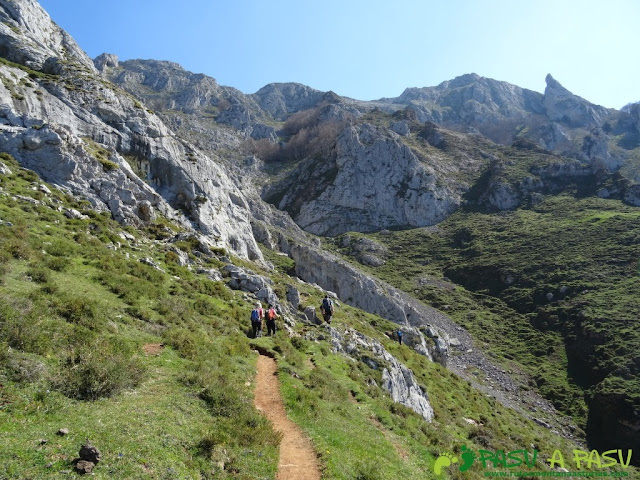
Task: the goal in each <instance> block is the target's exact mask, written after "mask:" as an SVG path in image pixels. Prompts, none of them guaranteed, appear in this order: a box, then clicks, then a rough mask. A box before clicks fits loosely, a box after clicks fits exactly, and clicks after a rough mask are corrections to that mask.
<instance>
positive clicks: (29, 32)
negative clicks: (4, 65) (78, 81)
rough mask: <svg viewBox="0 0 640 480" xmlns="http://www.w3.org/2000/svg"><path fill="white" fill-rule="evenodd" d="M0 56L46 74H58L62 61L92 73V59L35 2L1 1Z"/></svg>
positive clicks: (27, 0)
mask: <svg viewBox="0 0 640 480" xmlns="http://www.w3.org/2000/svg"><path fill="white" fill-rule="evenodd" d="M0 56H2V57H4V58H6V59H8V60H10V61H12V62H15V63H19V64H21V65H26V66H27V67H29V68H31V69H33V70H38V71H44V72H47V73H56V74H57V73H60V71H59V70H60V69H61V68H62V65H61V63H60V62H59V60H61V59H63V60H73V61H74V62H75V63H76V64H78V65H80V66H81V67H82V68H83V69H85V70H87V71H89V72H92V73H93V72H95V68H94V66H93V62H92V61H91V59H90V58H89V57H88V56H87V55H86V54H85V53H84V52H83V51H82V50H81V49H80V47H78V45H77V44H76V42H75V41H74V40H73V39H72V38H71V36H70V35H69V34H68V33H67V32H65V31H64V30H62V29H61V28H60V27H58V26H57V25H56V24H55V23H53V22H52V21H51V19H50V18H49V15H47V13H46V12H45V11H44V10H43V8H42V7H41V6H40V5H39V4H38V2H37V1H36V0H20V1H12V0H0Z"/></svg>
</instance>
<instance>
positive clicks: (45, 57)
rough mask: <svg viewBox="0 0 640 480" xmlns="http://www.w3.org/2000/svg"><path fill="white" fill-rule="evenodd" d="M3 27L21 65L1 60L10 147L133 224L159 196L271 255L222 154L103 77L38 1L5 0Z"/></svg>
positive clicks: (1, 97) (179, 214) (234, 241)
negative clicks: (178, 131)
mask: <svg viewBox="0 0 640 480" xmlns="http://www.w3.org/2000/svg"><path fill="white" fill-rule="evenodd" d="M0 29H1V30H0V50H2V51H3V52H5V53H6V55H5V57H6V58H8V59H9V60H11V61H12V62H15V63H13V64H12V63H6V64H3V65H2V66H0V74H1V75H2V80H3V81H2V84H1V85H0V104H1V105H2V107H1V110H0V128H1V129H2V133H3V135H2V142H3V146H2V148H3V150H5V151H8V152H9V153H11V154H12V155H14V156H15V157H16V158H17V159H18V160H19V161H21V162H22V163H23V164H25V166H28V167H29V168H32V169H34V170H36V171H37V172H38V173H39V174H40V175H42V177H43V178H44V179H45V180H48V181H51V182H53V183H57V184H59V185H60V186H62V187H66V188H67V189H68V190H70V191H71V192H72V193H73V194H75V195H79V196H82V197H86V198H88V199H89V200H90V201H91V202H92V203H93V205H94V207H95V208H96V209H98V210H100V209H109V210H110V211H111V212H112V213H113V215H114V217H115V218H118V219H120V220H121V221H123V222H124V223H127V222H128V223H134V224H136V223H139V222H141V221H145V220H146V221H148V218H146V217H148V215H147V214H142V216H141V215H140V212H141V205H142V202H149V203H150V205H151V206H157V207H159V208H160V210H161V211H162V212H163V213H165V214H168V215H170V216H173V217H176V218H181V219H182V221H183V223H184V224H185V225H187V226H193V227H196V228H198V229H200V230H201V231H202V232H203V233H205V234H206V235H208V236H210V237H211V241H212V242H219V244H220V245H222V246H225V247H227V248H230V249H231V250H233V251H235V252H236V253H238V254H239V255H241V256H243V257H245V258H252V259H260V258H261V253H260V250H259V249H258V247H257V244H256V242H255V240H254V238H253V236H252V231H251V224H250V213H249V210H248V208H247V204H246V201H245V200H244V198H243V194H242V192H240V191H239V190H238V189H237V187H236V186H235V185H234V184H233V182H232V181H231V179H230V178H229V177H228V176H227V174H226V173H225V171H224V170H223V169H222V168H220V166H219V165H218V164H217V163H216V158H215V157H213V158H212V157H210V156H206V155H204V154H202V153H201V152H199V151H198V150H197V149H196V148H194V147H193V146H192V145H190V144H189V143H188V142H186V141H185V140H183V139H180V138H178V137H176V136H175V134H174V133H173V132H172V131H171V130H169V129H168V128H167V127H166V125H165V124H164V123H163V122H162V120H161V119H160V118H159V117H157V116H156V115H155V114H153V113H151V112H150V111H149V110H147V109H146V108H145V107H144V106H143V105H142V104H141V103H140V102H139V101H138V100H136V99H135V98H134V97H132V96H131V95H130V94H128V93H126V92H124V91H122V90H120V89H118V88H116V87H115V86H114V85H112V84H110V83H108V82H105V81H104V80H103V79H102V78H100V77H99V76H98V74H97V70H96V69H95V67H94V65H93V62H91V61H90V60H89V59H88V58H87V57H86V55H85V54H84V53H83V52H82V51H81V49H80V48H79V47H78V46H77V45H76V44H75V42H74V41H73V39H71V38H70V37H69V36H68V35H67V34H66V33H64V32H63V31H62V30H60V29H59V27H57V26H56V25H55V24H54V23H53V22H52V21H51V19H50V18H49V17H48V15H47V14H46V12H45V11H44V10H42V8H41V7H40V6H39V5H38V4H37V3H36V2H35V1H33V0H21V1H20V2H14V1H6V0H2V1H0ZM55 66H59V67H60V68H58V67H55ZM54 67H55V68H54ZM132 166H133V167H134V168H133V169H132V168H131V167H132ZM134 169H135V170H136V171H137V173H139V174H140V175H136V174H135V173H134V171H133V170H134ZM140 177H142V180H144V182H143V181H141V179H140ZM145 182H146V183H145ZM147 210H148V209H147V208H146V207H142V211H145V212H146V211H147Z"/></svg>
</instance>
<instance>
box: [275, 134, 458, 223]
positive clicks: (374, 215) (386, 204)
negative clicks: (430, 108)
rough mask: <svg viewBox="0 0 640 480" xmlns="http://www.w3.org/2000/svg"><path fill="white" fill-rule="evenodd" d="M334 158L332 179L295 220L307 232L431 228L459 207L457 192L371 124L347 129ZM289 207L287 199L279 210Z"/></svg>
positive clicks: (402, 145) (398, 143)
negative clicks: (429, 226) (409, 227)
mask: <svg viewBox="0 0 640 480" xmlns="http://www.w3.org/2000/svg"><path fill="white" fill-rule="evenodd" d="M335 155H336V159H335V172H336V173H335V179H334V180H333V181H332V182H331V184H330V185H329V186H328V187H327V188H326V189H325V190H324V191H323V192H322V193H321V194H320V195H319V196H318V197H317V198H314V199H312V200H310V201H308V202H306V203H304V204H303V205H302V207H301V208H300V211H299V213H298V214H297V215H295V217H294V218H295V220H296V222H297V223H298V224H299V225H300V226H301V227H302V228H303V229H305V230H307V231H308V232H311V233H314V234H318V235H338V234H340V233H344V232H347V231H373V230H376V229H381V228H387V227H390V226H414V227H416V226H425V225H432V224H434V223H437V222H439V221H441V220H443V219H445V218H446V217H447V216H448V215H449V214H451V213H452V212H453V211H454V210H455V209H456V208H457V206H458V205H459V204H460V192H459V191H458V190H457V188H456V187H455V186H452V185H447V184H446V183H444V182H441V180H442V177H438V175H436V171H435V170H434V168H433V167H431V166H430V165H427V164H426V163H425V162H423V161H421V160H420V159H419V158H418V157H417V156H416V155H415V154H414V153H413V152H412V150H411V149H410V148H408V147H407V146H406V145H404V144H403V143H402V142H400V141H399V140H398V136H397V135H396V134H393V133H389V132H388V131H383V130H381V129H378V128H376V127H374V126H372V125H369V124H362V125H358V126H354V127H351V128H347V129H346V130H344V131H343V132H342V134H341V135H340V136H339V138H338V141H337V145H336V153H335ZM287 201H288V197H285V198H284V199H283V201H282V202H281V204H280V208H286V203H287Z"/></svg>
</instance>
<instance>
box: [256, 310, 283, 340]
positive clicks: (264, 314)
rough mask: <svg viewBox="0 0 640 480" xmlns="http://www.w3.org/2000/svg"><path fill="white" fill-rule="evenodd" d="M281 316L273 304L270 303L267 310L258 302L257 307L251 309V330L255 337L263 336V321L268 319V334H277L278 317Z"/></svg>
mask: <svg viewBox="0 0 640 480" xmlns="http://www.w3.org/2000/svg"><path fill="white" fill-rule="evenodd" d="M278 317H280V315H278V312H276V309H275V307H274V306H273V305H271V304H269V308H267V309H266V310H265V309H263V308H262V304H261V303H260V302H256V305H255V308H254V309H253V310H252V311H251V330H252V332H253V338H258V337H261V336H262V321H263V320H266V324H267V336H271V335H275V334H276V318H278Z"/></svg>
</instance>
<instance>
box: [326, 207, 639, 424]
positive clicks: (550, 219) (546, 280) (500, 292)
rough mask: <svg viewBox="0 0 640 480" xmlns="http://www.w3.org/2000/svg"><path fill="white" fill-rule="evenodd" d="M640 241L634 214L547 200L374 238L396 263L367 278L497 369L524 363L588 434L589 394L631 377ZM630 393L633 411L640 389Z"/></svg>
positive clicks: (466, 214) (628, 388)
mask: <svg viewBox="0 0 640 480" xmlns="http://www.w3.org/2000/svg"><path fill="white" fill-rule="evenodd" d="M639 235H640V212H639V211H638V209H636V208H633V207H628V206H625V205H623V204H622V203H621V202H619V201H616V200H604V199H597V198H582V199H580V198H574V197H573V196H570V195H565V196H558V197H549V198H547V199H546V201H545V202H544V203H542V204H540V205H538V206H536V207H535V208H533V209H530V210H526V209H520V210H516V211H514V212H508V213H494V214H486V213H485V214H483V213H478V212H459V213H457V214H455V215H453V216H452V217H451V218H449V219H448V220H446V221H445V222H443V223H441V224H439V225H438V227H437V229H417V230H408V231H398V232H391V233H388V234H384V235H373V236H372V238H374V239H375V240H377V241H379V242H380V243H382V244H384V245H386V246H387V248H388V250H389V253H388V257H387V263H386V264H385V265H384V266H381V267H378V268H375V269H370V270H371V271H372V272H373V273H375V274H376V275H378V276H380V277H381V278H384V279H385V280H387V281H389V282H390V283H392V284H394V285H396V286H398V287H400V288H402V289H404V290H406V291H409V292H413V293H414V294H415V295H416V296H417V297H418V298H421V299H422V300H424V301H426V302H427V303H430V304H432V305H434V306H435V307H437V308H441V309H443V310H446V312H447V313H448V314H449V315H451V316H452V318H454V319H455V320H456V321H458V322H459V323H460V324H462V325H464V326H465V327H466V328H468V329H469V330H470V331H471V332H472V333H473V334H474V336H475V338H476V339H477V340H478V342H480V343H481V344H483V345H485V346H486V347H488V348H489V349H490V350H491V352H492V353H493V354H494V355H495V356H496V358H501V359H502V361H504V362H505V363H509V362H511V361H513V360H516V359H517V361H518V362H519V363H521V364H523V365H524V366H525V367H526V369H527V370H528V372H529V373H530V374H531V375H532V379H533V381H534V382H535V385H536V386H537V387H538V388H539V389H540V390H541V391H542V392H543V393H544V394H545V395H547V396H548V397H549V398H551V399H552V400H553V401H554V403H555V404H556V406H557V407H558V408H560V409H561V410H563V411H565V412H567V413H568V414H571V415H573V416H574V418H575V419H576V420H577V421H578V422H579V423H580V424H581V425H583V426H584V425H585V424H586V413H587V410H586V405H585V401H584V394H585V391H584V390H585V389H589V388H590V387H592V386H594V385H596V384H597V383H599V382H600V381H601V380H602V379H603V378H605V377H607V376H612V375H613V376H623V378H626V379H627V380H630V378H629V375H630V374H631V375H633V374H634V372H635V368H636V367H635V366H634V362H637V352H638V348H639V347H640V336H639V335H638V333H637V329H635V328H633V324H634V322H635V321H636V320H637V318H638V314H639V313H640V311H638V298H640V290H638V282H637V277H638V263H637V259H638V255H639V253H640V251H639V250H640V247H639V246H638V245H639V243H640V242H639V241H638V240H640V237H639ZM336 243H338V244H339V243H340V239H338V242H336ZM343 253H349V252H348V251H346V250H345V249H343ZM420 279H426V280H428V279H432V281H431V282H429V281H426V282H425V281H423V282H422V283H421V282H420V281H419V280H420ZM443 279H447V280H451V281H453V282H454V283H456V284H458V285H460V286H458V287H455V288H452V286H447V285H446V283H442V280H443ZM438 281H440V283H438ZM443 285H444V286H443ZM548 294H550V295H549V296H548ZM567 352H568V353H567ZM569 362H572V363H571V364H569ZM635 373H636V374H637V372H635ZM624 384H625V387H624V390H626V393H627V394H628V395H629V396H630V398H631V399H633V398H636V399H637V397H638V394H639V393H640V392H637V391H636V389H637V385H636V384H635V383H634V382H631V381H626V382H624ZM618 388H619V386H618Z"/></svg>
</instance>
